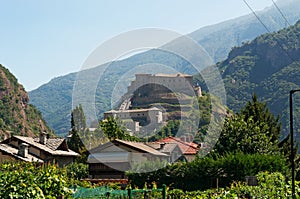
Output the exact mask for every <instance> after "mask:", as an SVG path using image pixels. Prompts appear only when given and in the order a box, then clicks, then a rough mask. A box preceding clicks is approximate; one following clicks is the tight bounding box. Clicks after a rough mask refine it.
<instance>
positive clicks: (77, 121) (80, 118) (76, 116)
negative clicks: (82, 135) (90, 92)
mask: <svg viewBox="0 0 300 199" xmlns="http://www.w3.org/2000/svg"><path fill="white" fill-rule="evenodd" d="M71 117H72V120H71V126H72V128H74V129H75V130H76V131H78V132H81V131H85V130H86V119H85V115H84V112H83V109H82V106H81V104H80V105H79V106H77V107H76V108H75V109H74V110H73V111H72V114H71Z"/></svg>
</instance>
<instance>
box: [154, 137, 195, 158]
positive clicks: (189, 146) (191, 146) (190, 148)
mask: <svg viewBox="0 0 300 199" xmlns="http://www.w3.org/2000/svg"><path fill="white" fill-rule="evenodd" d="M158 142H165V143H177V144H178V146H179V148H180V150H181V151H182V152H183V154H184V155H195V154H197V153H198V151H199V148H198V145H197V144H195V143H193V142H184V141H182V140H180V138H176V137H166V138H163V139H161V140H159V141H158Z"/></svg>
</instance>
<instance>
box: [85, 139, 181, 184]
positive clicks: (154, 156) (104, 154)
mask: <svg viewBox="0 0 300 199" xmlns="http://www.w3.org/2000/svg"><path fill="white" fill-rule="evenodd" d="M181 155H182V152H181V150H180V148H179V147H178V146H177V144H174V143H172V144H165V143H142V142H131V141H123V140H118V139H116V140H113V141H111V142H108V143H105V144H102V145H99V146H98V147H96V148H94V149H92V150H90V155H89V157H88V165H89V178H92V179H105V178H109V179H123V178H125V172H126V171H128V170H131V169H132V168H133V167H134V166H135V165H138V164H142V163H143V162H146V161H156V160H159V161H161V162H170V163H173V162H175V161H176V160H178V159H179V158H180V157H181Z"/></svg>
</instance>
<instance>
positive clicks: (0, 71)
mask: <svg viewBox="0 0 300 199" xmlns="http://www.w3.org/2000/svg"><path fill="white" fill-rule="evenodd" d="M28 101H29V98H28V95H27V93H26V91H25V90H24V88H23V86H22V85H20V84H19V83H18V80H17V79H16V78H15V77H14V76H13V74H11V73H10V72H9V70H8V69H6V68H5V67H3V66H2V65H0V136H1V137H0V140H1V139H3V137H4V134H6V135H7V136H8V135H9V134H16V135H29V136H33V135H38V134H39V133H40V132H42V131H47V132H48V133H51V132H50V130H49V128H48V127H47V125H46V124H45V122H44V120H43V119H42V116H41V113H40V112H39V111H38V110H37V109H36V108H35V107H34V106H33V105H30V104H28Z"/></svg>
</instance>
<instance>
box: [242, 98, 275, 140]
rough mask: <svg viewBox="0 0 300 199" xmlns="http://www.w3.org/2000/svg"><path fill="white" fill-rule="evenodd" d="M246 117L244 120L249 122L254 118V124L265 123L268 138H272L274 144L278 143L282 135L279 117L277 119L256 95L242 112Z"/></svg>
mask: <svg viewBox="0 0 300 199" xmlns="http://www.w3.org/2000/svg"><path fill="white" fill-rule="evenodd" d="M240 114H242V115H243V116H244V120H245V121H247V120H248V118H250V117H252V119H253V120H254V122H265V123H266V124H268V127H269V128H268V129H267V132H268V136H269V137H270V138H271V141H272V142H277V141H278V139H279V138H280V134H281V123H280V121H279V119H280V118H279V116H277V117H275V116H274V115H273V114H272V113H271V112H270V109H269V108H268V107H267V105H266V103H263V102H259V101H258V99H257V96H256V94H253V96H252V101H248V102H247V104H246V106H245V108H243V109H242V110H241V113H240Z"/></svg>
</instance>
